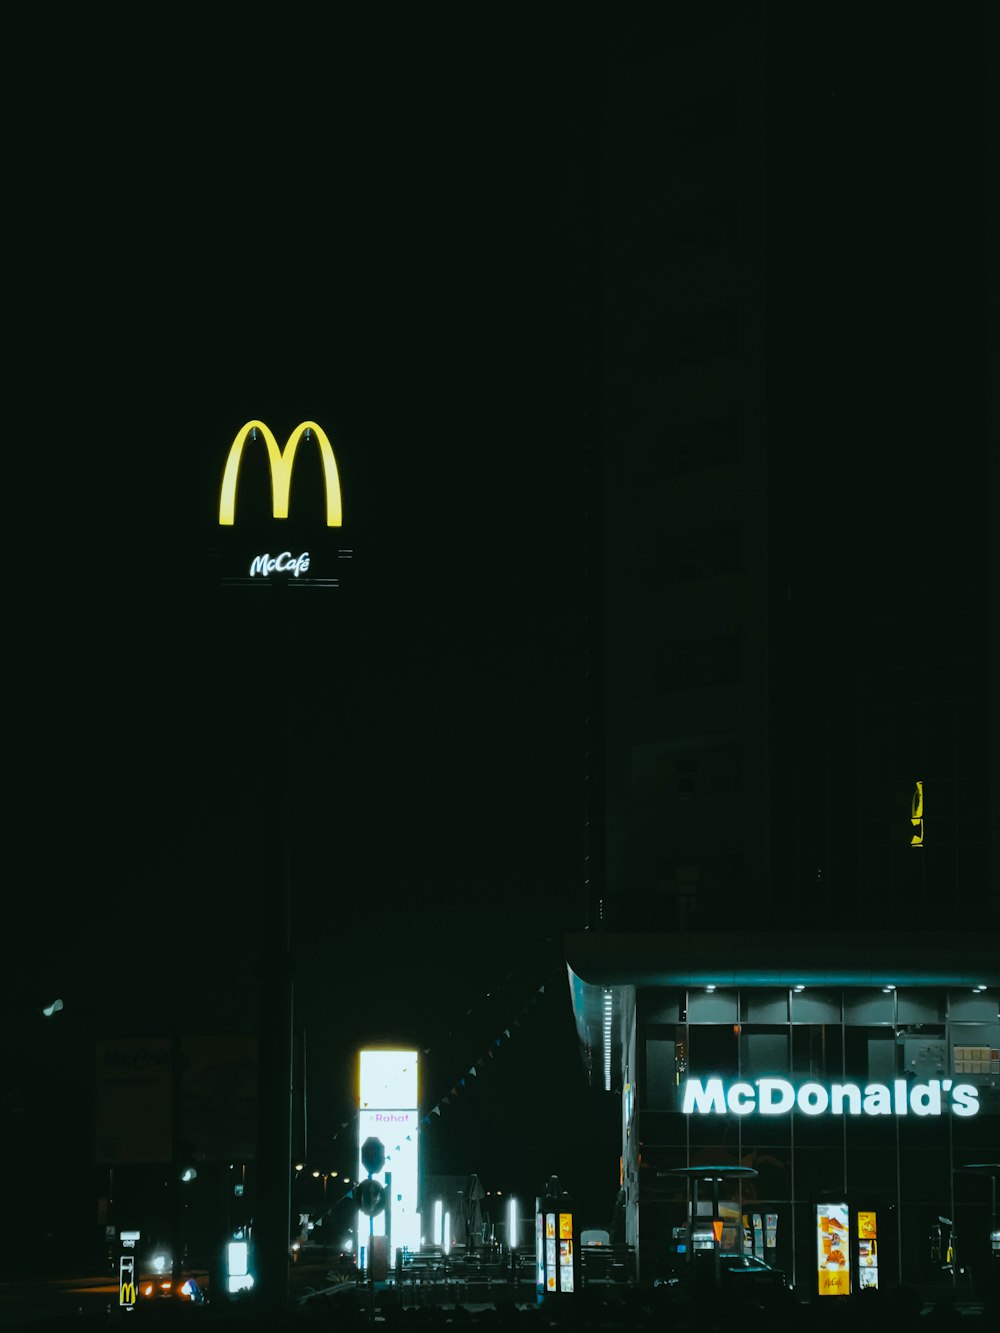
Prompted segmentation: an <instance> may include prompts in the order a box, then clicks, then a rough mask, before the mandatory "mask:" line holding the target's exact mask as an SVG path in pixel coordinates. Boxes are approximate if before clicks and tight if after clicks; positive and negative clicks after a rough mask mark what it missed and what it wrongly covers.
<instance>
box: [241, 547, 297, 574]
mask: <svg viewBox="0 0 1000 1333" xmlns="http://www.w3.org/2000/svg"><path fill="white" fill-rule="evenodd" d="M308 568H309V552H308V551H303V552H302V554H301V555H300V556H296V557H293V556H292V553H291V551H282V553H281V554H280V555H277V556H275V557H274V559H273V560H272V559H271V557H270V556H269V555H267V554H265V555H256V556H254V558H253V559H252V560H251V561H250V577H251V578H254V577H255V576H256V575H258V574H261V575H263V576H264V578H266V577H267V576H268V574H294V575H295V577H296V578H298V577H299V575H300V574H304V573H305V572H306V570H307V569H308Z"/></svg>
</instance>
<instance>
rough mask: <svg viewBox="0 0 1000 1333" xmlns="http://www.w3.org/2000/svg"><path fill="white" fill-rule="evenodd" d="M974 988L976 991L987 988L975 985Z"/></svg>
mask: <svg viewBox="0 0 1000 1333" xmlns="http://www.w3.org/2000/svg"><path fill="white" fill-rule="evenodd" d="M972 989H973V990H974V991H984V990H985V989H986V987H985V986H973V988H972Z"/></svg>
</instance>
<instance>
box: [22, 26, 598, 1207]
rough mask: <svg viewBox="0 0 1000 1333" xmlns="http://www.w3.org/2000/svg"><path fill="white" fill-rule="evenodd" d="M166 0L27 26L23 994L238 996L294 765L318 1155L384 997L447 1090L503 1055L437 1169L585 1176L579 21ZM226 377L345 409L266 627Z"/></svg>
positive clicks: (585, 37) (591, 108)
mask: <svg viewBox="0 0 1000 1333" xmlns="http://www.w3.org/2000/svg"><path fill="white" fill-rule="evenodd" d="M95 22H96V26H95ZM163 22H164V26H163V28H156V27H154V26H153V25H145V24H144V25H143V27H142V29H141V30H140V29H136V30H135V31H134V32H132V33H131V34H124V35H123V34H122V33H121V31H120V30H118V29H117V27H116V29H115V31H112V25H111V24H110V20H102V19H100V18H98V19H97V20H96V21H95V20H94V18H93V17H92V16H89V17H88V18H87V20H86V22H85V23H83V22H80V23H79V26H76V27H74V24H75V23H76V20H74V19H72V18H66V19H65V20H64V21H63V26H61V27H60V28H59V29H58V30H57V31H56V32H54V33H48V34H45V37H44V39H43V38H42V37H41V36H40V35H39V34H33V35H32V36H31V37H30V38H28V37H26V38H25V42H24V45H23V47H22V57H23V60H24V70H25V83H26V85H27V86H28V87H30V88H33V89H35V90H36V91H37V90H44V96H43V98H42V99H41V100H40V101H39V100H38V99H36V102H35V104H34V105H32V104H29V102H28V100H27V98H26V99H25V103H24V105H23V107H22V113H21V122H20V124H21V130H22V136H21V140H20V151H19V161H18V164H17V171H18V181H19V190H20V196H21V199H22V201H23V204H24V208H23V212H22V213H21V216H20V217H19V219H18V222H17V224H16V228H15V230H16V241H15V243H14V245H13V247H12V250H13V252H14V253H16V254H17V256H18V265H17V270H16V273H15V274H14V275H13V294H14V311H15V312H16V315H15V319H14V320H13V321H12V322H14V323H15V324H16V327H17V328H18V330H19V336H18V346H17V348H16V351H15V360H14V366H13V367H12V369H13V372H14V373H13V374H12V375H11V383H12V385H14V386H15V387H14V395H15V404H14V406H15V412H14V414H13V415H12V417H11V420H10V427H9V428H10V429H11V436H12V438H11V441H10V442H11V446H12V450H11V452H12V453H13V454H14V458H13V465H12V466H13V469H14V471H13V474H12V475H13V477H15V478H16V479H17V481H18V482H20V481H21V478H22V476H23V484H24V492H23V493H24V496H25V499H24V501H23V502H22V503H19V504H17V505H16V506H15V507H14V513H13V515H11V523H12V526H11V527H9V528H8V549H9V551H10V552H11V557H10V564H9V567H8V568H9V575H8V588H9V595H8V606H9V610H10V615H11V621H9V623H13V624H14V625H15V626H16V627H17V629H16V639H12V640H11V642H12V644H14V643H16V648H14V650H13V651H12V653H11V665H12V668H13V669H12V680H11V683H10V684H9V686H8V689H9V695H8V697H9V699H11V700H12V701H13V702H14V706H13V708H12V709H11V716H10V718H9V722H8V728H9V731H8V734H9V738H10V747H9V751H8V753H9V757H10V763H11V772H12V775H14V781H13V783H12V789H11V794H10V797H9V801H8V815H9V818H10V820H11V825H12V827H13V828H14V829H15V830H16V835H17V840H18V846H19V853H20V854H19V856H18V857H17V862H18V864H19V880H20V882H21V887H20V888H19V890H18V891H17V892H16V893H15V895H14V904H13V916H12V927H11V930H10V934H9V937H8V946H9V948H8V952H9V955H10V958H9V966H8V968H7V971H6V983H5V988H6V990H7V993H8V1005H9V1007H10V1009H11V1011H12V1012H18V1013H21V1011H22V1009H23V1008H24V1007H25V1001H27V1005H28V1006H30V1005H34V1004H36V1002H39V1001H41V1000H44V999H48V998H51V994H55V993H59V994H61V995H63V997H64V999H65V1003H66V1010H65V1011H64V1014H63V1015H62V1016H61V1017H65V1018H67V1019H68V1020H69V1019H70V1015H71V1011H72V1013H73V1014H74V1015H82V1017H81V1018H79V1019H76V1018H74V1019H73V1020H72V1021H73V1022H76V1023H77V1026H76V1027H75V1028H70V1027H69V1026H67V1028H66V1031H67V1032H69V1031H78V1032H80V1033H81V1034H83V1033H86V1032H87V1031H90V1030H91V1028H90V1026H89V1025H90V1024H91V1023H92V1024H93V1028H94V1029H96V1030H98V1031H100V1030H101V1029H102V1028H103V1029H105V1030H110V1029H115V1030H117V1029H118V1028H119V1027H129V1028H131V1029H132V1030H133V1031H139V1032H141V1031H142V1030H143V1028H144V1027H145V1028H148V1029H149V1030H155V1029H157V1027H160V1029H161V1030H162V1024H163V1023H164V1021H165V1020H166V1019H167V1017H168V1015H169V1012H170V1001H171V997H172V996H175V995H176V998H177V1002H178V1003H179V1005H180V1009H181V1014H182V1022H185V1023H186V1024H190V1026H192V1027H198V1028H200V1029H201V1030H203V1031H213V1030H215V1029H219V1030H221V1029H223V1028H225V1029H228V1030H232V1029H236V1030H240V1028H241V1027H242V1028H243V1029H244V1030H246V1029H250V1030H252V1029H253V1028H254V1027H255V1026H256V1022H257V1013H256V993H255V986H254V965H255V962H256V959H257V956H258V954H259V953H260V950H261V946H262V941H264V940H266V941H267V942H270V941H271V940H273V938H274V933H273V932H274V917H275V912H276V905H277V904H279V903H280V893H281V883H282V880H281V869H280V865H279V864H278V863H277V859H276V848H277V847H278V845H279V844H278V840H279V839H280V821H281V809H282V802H283V799H284V795H285V791H286V788H287V787H288V785H289V784H290V785H291V787H292V789H293V793H294V797H293V800H292V806H293V810H294V815H293V836H292V871H291V882H292V936H293V953H294V955H295V957H296V960H297V962H298V965H299V972H298V977H297V981H296V1016H297V1020H298V1023H299V1025H300V1026H301V1027H302V1028H304V1029H305V1031H306V1034H307V1049H308V1057H309V1063H308V1068H309V1097H310V1107H309V1119H310V1130H309V1132H310V1156H312V1157H321V1156H322V1157H326V1159H327V1160H326V1162H325V1163H321V1164H326V1165H339V1166H340V1167H341V1168H343V1166H344V1165H345V1164H347V1163H348V1162H349V1154H348V1153H346V1152H344V1151H343V1146H344V1145H343V1139H341V1140H340V1141H339V1142H338V1143H337V1144H336V1146H334V1144H333V1142H332V1138H333V1134H332V1127H336V1128H339V1125H340V1121H341V1120H342V1119H343V1118H345V1116H344V1110H345V1107H349V1106H350V1103H351V1098H352V1096H353V1091H354V1089H353V1079H352V1069H353V1060H354V1056H355V1053H356V1051H357V1049H358V1048H359V1047H360V1046H361V1045H363V1044H365V1043H366V1042H371V1041H377V1040H380V1039H384V1038H390V1039H391V1038H399V1039H402V1040H404V1041H406V1042H412V1043H414V1044H417V1045H419V1047H420V1049H421V1050H425V1051H429V1052H430V1055H429V1056H428V1057H427V1074H428V1077H427V1080H426V1083H425V1085H424V1094H425V1100H426V1103H427V1106H426V1109H428V1110H429V1109H430V1106H431V1105H432V1104H433V1103H434V1102H435V1101H437V1100H438V1098H440V1097H442V1096H443V1095H444V1094H446V1093H447V1092H448V1091H449V1090H450V1088H451V1087H452V1086H453V1085H454V1084H455V1082H456V1081H457V1080H458V1079H459V1078H460V1077H463V1076H466V1075H467V1071H468V1069H469V1068H470V1067H472V1066H473V1065H474V1064H475V1063H476V1061H477V1060H478V1059H480V1058H482V1057H484V1056H486V1055H487V1054H488V1053H490V1059H489V1065H488V1067H484V1068H483V1069H482V1073H481V1075H480V1077H479V1078H478V1079H476V1080H474V1081H471V1082H470V1084H469V1088H468V1092H467V1094H465V1095H464V1096H463V1098H462V1099H461V1100H460V1101H456V1103H455V1106H454V1107H453V1108H449V1111H448V1114H449V1116H450V1117H451V1121H452V1124H453V1125H454V1126H455V1129H454V1130H453V1131H450V1133H449V1137H448V1138H447V1139H445V1137H444V1135H443V1134H442V1133H441V1128H443V1127H444V1126H441V1127H440V1128H439V1126H438V1125H437V1124H435V1127H434V1128H435V1130H436V1131H437V1132H436V1135H435V1134H431V1136H430V1138H429V1142H431V1141H434V1140H435V1139H436V1142H437V1144H438V1145H439V1146H438V1148H436V1149H435V1150H434V1151H435V1153H438V1154H439V1155H437V1156H434V1157H431V1158H428V1159H427V1162H428V1166H429V1168H430V1169H434V1168H436V1169H439V1170H449V1171H456V1172H458V1173H464V1172H468V1171H471V1170H477V1171H479V1172H481V1173H483V1174H484V1175H485V1177H486V1178H487V1182H488V1183H489V1179H488V1178H489V1176H490V1173H491V1172H496V1173H497V1174H501V1175H505V1176H509V1175H511V1173H515V1179H512V1180H507V1181H506V1182H505V1181H504V1180H502V1179H501V1180H497V1181H496V1182H494V1184H495V1186H498V1187H499V1186H503V1185H504V1184H505V1183H506V1184H508V1185H510V1184H516V1187H517V1188H519V1189H520V1190H521V1191H522V1192H523V1193H525V1194H527V1193H529V1192H530V1191H531V1190H533V1189H538V1188H540V1187H541V1184H542V1180H543V1177H544V1176H545V1175H547V1174H548V1173H549V1172H550V1171H559V1172H561V1173H562V1174H563V1176H564V1178H567V1179H568V1183H572V1181H571V1179H569V1178H571V1177H572V1175H573V1165H572V1152H571V1151H570V1149H571V1147H572V1146H573V1145H576V1147H577V1148H578V1149H580V1150H582V1149H585V1148H586V1147H587V1146H588V1145H589V1142H590V1138H589V1135H588V1130H587V1128H586V1121H587V1117H588V1116H590V1115H592V1114H594V1115H597V1117H598V1120H599V1121H600V1124H601V1125H602V1127H603V1126H606V1125H610V1126H612V1127H613V1124H614V1115H613V1113H612V1115H611V1118H610V1120H609V1118H608V1115H607V1113H606V1108H604V1109H602V1108H597V1109H596V1110H595V1104H594V1101H593V1099H592V1098H591V1097H590V1096H589V1094H588V1092H587V1089H586V1086H585V1081H584V1074H583V1069H582V1066H581V1064H580V1061H579V1057H578V1054H577V1049H576V1042H575V1034H574V1031H573V1027H572V1020H571V1016H570V1011H569V1002H568V996H567V994H566V990H567V988H566V983H565V971H564V968H563V967H562V964H561V954H560V944H561V934H562V932H563V931H564V930H565V929H567V928H573V927H576V926H578V925H579V924H580V922H581V920H582V887H581V865H582V854H583V837H582V816H583V797H584V769H583V743H584V734H583V680H582V656H581V650H582V637H581V622H580V612H581V609H582V602H583V597H584V587H583V583H582V575H581V566H582V559H581V557H582V549H583V541H584V527H583V499H582V494H583V477H582V462H583V458H582V446H581V441H580V433H579V428H580V423H581V420H582V410H583V407H584V406H585V401H586V394H587V392H588V390H589V386H588V384H587V382H586V379H585V375H584V372H583V369H582V357H581V346H582V339H583V334H582V331H581V326H580V323H579V320H578V318H577V317H576V315H575V314H574V312H573V309H572V302H573V300H574V293H573V291H572V290H571V286H570V276H571V270H572V265H573V258H574V257H573V255H572V253H571V250H570V248H569V246H568V243H567V237H568V236H570V234H571V229H572V226H573V225H574V219H573V215H572V210H573V209H574V208H577V207H578V206H579V205H578V202H576V201H578V199H579V189H580V175H581V172H582V170H583V168H584V166H585V165H586V162H587V157H588V155H589V154H590V153H591V152H592V151H593V149H592V144H591V142H590V141H589V139H588V131H589V129H590V126H591V124H592V122H593V120H594V118H595V117H596V115H597V113H598V110H599V97H600V85H599V82H597V81H595V80H594V79H593V77H592V69H593V68H594V67H596V62H597V56H598V52H599V49H600V41H599V37H600V31H601V30H600V27H599V26H595V27H594V28H592V29H591V30H586V29H583V28H580V29H579V30H577V31H568V30H565V29H564V28H562V26H561V25H560V24H557V23H556V22H555V21H554V19H553V20H551V21H547V22H544V23H542V24H541V25H536V26H534V27H533V28H532V31H531V32H526V31H525V30H524V29H523V27H522V26H520V25H514V24H512V23H507V24H506V25H505V22H504V21H503V20H494V19H487V17H486V16H485V15H484V16H482V17H481V18H480V19H478V20H477V21H476V22H475V23H470V24H469V26H468V28H467V29H465V30H462V31H458V30H456V28H455V26H454V23H453V21H452V20H451V19H446V16H445V15H444V14H442V15H440V16H437V17H436V18H435V17H434V16H433V15H431V16H430V17H428V16H426V15H421V16H420V18H419V19H417V18H415V17H414V18H411V19H409V20H405V21H401V22H399V23H398V24H397V23H396V22H395V21H394V23H393V24H392V25H390V26H389V30H388V31H383V30H381V28H380V25H378V24H374V23H365V22H363V21H361V20H358V21H353V20H352V21H346V20H338V21H337V26H336V27H335V28H334V29H333V30H331V29H330V28H329V26H325V27H324V29H323V30H322V32H320V31H318V30H317V31H313V29H312V21H311V19H310V18H309V17H306V16H300V17H298V18H296V17H294V16H293V17H291V18H286V17H283V18H282V20H281V23H280V25H277V26H275V25H273V24H271V23H270V22H268V21H267V20H259V22H260V26H259V27H257V28H253V27H248V26H245V16H241V24H240V30H239V31H238V32H236V31H232V30H226V31H224V30H223V25H222V24H221V23H218V24H216V25H214V26H213V28H212V29H211V30H209V31H203V32H200V33H198V34H195V33H194V32H193V31H192V30H190V28H188V27H185V28H184V29H183V30H182V29H181V28H179V27H173V26H171V25H172V23H173V19H172V18H171V19H169V20H168V19H166V18H164V20H163ZM102 23H104V24H106V25H107V26H106V27H105V28H104V30H102V29H101V26H100V25H101V24H102ZM123 37H124V39H125V40H126V43H129V42H130V43H132V53H131V58H128V59H121V58H120V57H119V56H118V55H116V54H114V52H116V51H118V50H120V49H121V48H120V42H121V41H122V39H123ZM84 53H85V55H86V58H81V57H82V56H83V55H84ZM42 104H44V115H43V114H42V110H41V106H42ZM250 418H260V419H263V420H265V421H267V422H268V423H269V424H271V425H272V427H273V428H274V429H275V431H276V433H278V434H279V435H280V436H281V437H282V439H283V437H284V434H285V433H287V431H288V430H289V429H290V428H291V427H292V426H293V425H294V424H296V423H297V422H298V421H300V420H303V419H308V418H311V419H315V420H317V421H319V422H320V423H321V424H323V425H324V427H325V428H326V429H327V431H328V433H329V435H330V437H331V439H332V441H333V444H334V448H335V450H336V452H337V457H338V463H339V466H340V471H341V478H342V484H343V492H344V509H345V525H344V529H343V533H344V543H345V544H349V545H351V546H352V547H353V548H354V550H355V559H354V561H353V562H352V565H351V567H350V571H349V576H348V577H345V578H344V585H343V587H342V588H341V589H339V590H338V591H337V592H331V593H328V594H323V595H320V596H318V597H317V598H316V599H314V601H313V603H312V605H311V606H310V608H309V614H307V615H305V616H303V617H302V618H301V623H299V624H297V626H296V629H295V637H294V638H292V637H291V636H289V637H288V638H286V639H284V640H283V641H282V642H280V643H276V642H275V636H274V630H273V626H272V624H271V622H270V620H269V619H268V617H267V616H266V615H265V614H264V613H263V612H261V614H259V615H256V616H255V617H254V618H253V620H252V621H248V620H247V618H246V617H245V616H241V615H240V614H237V613H234V612H233V609H232V608H231V607H230V606H229V605H227V604H225V603H223V602H220V600H219V598H218V597H217V596H216V595H215V593H214V591H213V589H212V586H211V571H210V569H209V567H208V562H207V558H206V556H207V550H208V547H209V545H210V543H211V542H212V541H214V538H215V533H214V532H213V527H212V513H213V508H214V505H215V504H216V503H217V494H218V486H219V480H220V476H221V468H222V463H223V461H224V457H225V453H226V450H227V449H228V445H229V443H230V441H231V439H232V436H233V434H234V431H235V429H236V427H238V426H239V425H241V424H242V422H244V421H245V420H248V419H250ZM15 423H16V425H15ZM299 475H300V474H299V472H298V471H297V473H296V478H297V480H296V483H295V485H294V486H293V504H294V501H295V495H296V491H297V488H299V487H302V486H304V485H305V482H304V481H300V480H298V478H299ZM302 476H303V477H307V476H308V473H307V472H303V473H302ZM15 552H19V553H20V554H17V555H15V554H14V553H15ZM286 693H287V696H288V698H289V699H290V701H291V710H292V717H293V735H294V740H293V745H292V752H291V755H290V757H289V758H288V761H287V766H286V761H285V758H284V756H283V755H282V753H281V749H280V746H278V745H277V744H276V743H275V741H274V736H273V729H274V727H275V726H276V725H277V718H278V717H280V708H277V707H276V701H277V700H278V699H280V698H281V697H282V696H283V695H285V694H286ZM286 775H287V776H286ZM278 859H280V858H278ZM178 985H179V990H176V991H175V989H174V988H175V987H176V986H178ZM543 985H544V986H545V990H544V991H542V990H540V987H542V986H543ZM50 992H51V994H50ZM505 1028H509V1029H510V1030H511V1032H512V1036H511V1038H510V1039H509V1040H508V1039H507V1038H504V1042H503V1048H502V1049H500V1048H496V1047H495V1046H494V1039H495V1038H496V1037H497V1036H499V1035H500V1034H501V1033H502V1032H503V1030H504V1029H505ZM67 1040H68V1038H67ZM487 1082H490V1085H491V1086H490V1088H489V1089H487V1088H486V1084H487ZM480 1087H482V1089H483V1091H482V1092H480V1091H479V1088H480ZM490 1127H492V1130H491V1131H490ZM491 1134H492V1135H493V1136H494V1137H495V1138H496V1140H497V1146H495V1147H493V1146H487V1145H488V1139H489V1138H490V1137H491ZM605 1138H606V1140H607V1144H606V1149H605V1156H604V1160H603V1161H602V1162H601V1164H600V1165H599V1166H597V1167H596V1168H595V1166H594V1163H593V1161H592V1160H591V1161H588V1162H587V1164H586V1168H585V1169H584V1167H583V1164H582V1163H581V1168H580V1186H581V1188H583V1183H584V1176H586V1178H587V1186H588V1188H591V1189H592V1191H593V1193H594V1195H595V1196H596V1203H595V1209H596V1210H597V1211H598V1213H599V1217H600V1218H603V1215H604V1214H605V1213H606V1212H607V1211H608V1210H609V1209H610V1205H611V1202H612V1201H613V1196H614V1187H615V1185H616V1180H617V1177H616V1169H617V1166H616V1156H615V1155H614V1153H615V1147H614V1138H613V1135H612V1136H610V1137H609V1136H607V1135H605ZM532 1139H534V1140H535V1141H534V1143H532V1141H531V1140H532ZM607 1145H610V1154H609V1153H608V1151H607ZM595 1180H596V1182H597V1185H596V1187H595V1186H594V1181H595Z"/></svg>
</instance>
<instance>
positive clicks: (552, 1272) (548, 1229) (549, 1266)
mask: <svg viewBox="0 0 1000 1333" xmlns="http://www.w3.org/2000/svg"><path fill="white" fill-rule="evenodd" d="M555 1289H556V1215H555V1213H546V1214H545V1290H546V1291H555Z"/></svg>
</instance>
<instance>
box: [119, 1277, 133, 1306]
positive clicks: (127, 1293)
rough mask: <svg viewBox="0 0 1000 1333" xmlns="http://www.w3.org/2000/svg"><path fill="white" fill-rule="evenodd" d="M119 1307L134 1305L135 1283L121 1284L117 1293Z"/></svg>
mask: <svg viewBox="0 0 1000 1333" xmlns="http://www.w3.org/2000/svg"><path fill="white" fill-rule="evenodd" d="M118 1304H119V1305H135V1283H134V1282H123V1283H122V1287H121V1291H120V1292H119V1293H118Z"/></svg>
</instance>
